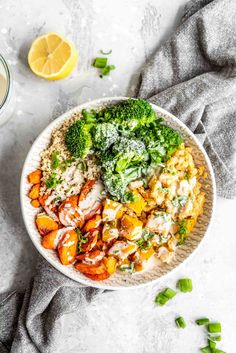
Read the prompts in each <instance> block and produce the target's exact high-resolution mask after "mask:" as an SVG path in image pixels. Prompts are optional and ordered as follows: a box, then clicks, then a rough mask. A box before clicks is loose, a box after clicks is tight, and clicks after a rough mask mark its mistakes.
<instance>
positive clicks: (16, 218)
mask: <svg viewBox="0 0 236 353" xmlns="http://www.w3.org/2000/svg"><path fill="white" fill-rule="evenodd" d="M185 2H186V1H185V0H175V1H170V0H169V1H167V0H143V1H141V0H119V1H114V0H110V1H109V0H99V1H98V0H93V1H92V0H80V1H76V0H64V1H63V0H50V1H47V0H41V1H36V0H31V1H30V0H24V1H23V0H8V1H6V0H0V43H1V46H0V48H1V49H0V52H1V53H2V54H3V55H4V56H5V57H6V58H7V59H8V62H9V64H10V66H11V69H12V72H13V75H14V79H15V88H16V97H17V105H16V110H15V114H14V116H13V118H12V120H11V121H9V123H8V124H7V125H5V126H3V127H2V128H1V129H0V229H1V231H0V237H1V243H0V244H1V246H0V248H1V276H0V288H1V292H4V291H6V290H9V289H17V288H20V289H23V288H24V287H25V286H26V284H27V282H28V281H29V279H30V277H31V275H32V274H33V271H34V266H35V259H36V251H35V250H34V249H33V246H32V244H31V242H30V240H29V238H28V236H27V233H26V230H25V228H24V225H23V221H22V217H21V212H20V204H19V182H20V174H21V168H22V165H23V161H24V158H25V156H26V154H27V152H28V150H29V148H30V146H31V144H32V142H33V141H34V139H35V138H36V137H37V135H38V134H39V133H40V132H41V131H42V130H43V128H44V127H46V126H47V124H48V123H49V122H50V121H52V120H53V119H54V118H56V117H57V116H58V115H60V114H61V113H62V112H65V111H66V110H67V109H68V108H70V107H72V106H75V105H77V104H78V103H82V102H85V101H87V100H88V99H94V98H98V97H103V96H115V95H131V96H132V95H133V94H134V89H135V86H136V83H137V78H138V73H139V69H140V67H141V66H142V65H143V63H144V62H145V60H146V58H147V57H148V56H149V55H150V54H151V53H152V52H153V50H155V48H156V47H157V46H158V45H159V44H160V43H161V42H162V41H163V40H164V39H165V38H166V37H167V36H168V35H169V34H170V33H171V30H172V29H173V28H175V26H176V24H177V22H178V20H179V18H180V16H181V12H182V9H183V5H184V4H185ZM48 31H57V32H60V33H62V34H65V35H66V36H67V37H68V38H71V39H72V40H73V42H74V43H75V44H76V46H77V48H78V49H79V54H80V63H79V65H78V67H77V68H76V70H75V71H74V72H73V74H72V75H71V76H70V77H69V78H68V79H65V80H63V81H58V82H47V81H44V80H42V79H39V78H38V77H36V76H34V75H33V74H32V73H31V72H30V70H29V68H28V66H27V63H26V57H27V52H28V49H29V44H30V43H31V42H32V40H33V39H34V38H35V37H36V36H37V35H39V34H43V33H46V32H48ZM110 48H112V49H113V53H112V55H111V57H110V62H111V63H112V64H115V65H116V67H117V69H116V70H115V71H114V72H112V75H111V76H110V77H107V78H104V79H102V80H101V79H100V78H99V77H98V74H97V72H96V70H95V69H93V68H92V67H91V60H92V58H94V57H95V56H96V55H97V54H98V52H99V50H100V49H104V50H107V49H110ZM235 211H236V201H227V200H221V199H218V200H217V205H216V215H215V219H214V223H213V226H212V229H211V231H210V232H209V234H208V237H207V239H206V241H205V243H204V245H203V246H202V247H201V248H200V249H199V251H198V252H197V254H196V255H194V256H193V257H192V258H191V259H190V261H189V262H188V263H187V264H186V265H183V266H182V267H181V268H180V269H179V270H177V272H175V273H174V274H173V275H171V276H169V278H168V279H162V280H161V281H160V282H159V283H158V284H156V285H154V286H148V287H146V288H143V289H138V290H129V291H122V292H116V293H107V294H106V295H105V296H100V297H98V298H97V299H96V302H95V303H93V304H92V305H91V307H89V308H88V319H87V320H88V323H89V326H87V325H86V330H84V332H83V335H82V336H81V338H80V345H79V347H80V349H79V351H81V352H84V353H92V352H93V353H100V352H104V353H108V352H109V353H110V352H112V353H123V352H127V353H141V352H145V353H154V352H155V353H156V352H158V353H180V352H181V353H182V352H186V353H194V352H198V348H199V347H202V346H204V345H206V344H205V340H204V337H205V336H206V335H205V333H204V330H203V329H201V328H199V327H196V325H194V320H195V319H196V318H198V317H201V316H205V315H206V316H209V317H210V318H211V319H213V320H220V321H221V322H222V325H223V334H222V336H223V341H222V343H221V344H220V346H221V347H222V348H224V350H225V351H226V352H227V353H233V352H235V351H236V349H235V343H234V341H233V337H234V336H235V329H236V305H235V291H236V276H235V268H236V256H235V249H236V234H235V227H234V218H235ZM182 276H190V277H191V278H192V279H193V283H194V291H193V292H192V293H191V294H179V295H178V296H176V298H175V299H174V300H173V301H172V302H171V303H169V304H168V305H167V306H166V307H164V308H157V307H155V305H154V304H153V298H154V296H155V293H156V292H157V291H158V290H160V289H162V288H163V287H165V286H173V287H174V286H175V283H176V280H177V279H178V278H179V277H182ZM97 302H98V303H97ZM96 304H99V305H96ZM179 314H180V315H183V316H184V317H185V318H186V320H187V322H188V327H187V328H186V329H185V330H178V329H177V328H175V325H174V319H175V317H176V316H177V315H179ZM74 320H76V317H74ZM65 322H66V321H65ZM65 322H64V324H63V327H62V328H63V333H64V336H65V342H66V344H67V350H66V351H67V352H78V346H76V347H74V346H73V345H74V343H73V342H74V341H73V339H71V336H72V335H73V325H69V326H68V325H66V324H65ZM88 327H89V329H88ZM75 334H76V333H75ZM58 352H65V350H64V349H62V348H61V349H60V348H59V350H58Z"/></svg>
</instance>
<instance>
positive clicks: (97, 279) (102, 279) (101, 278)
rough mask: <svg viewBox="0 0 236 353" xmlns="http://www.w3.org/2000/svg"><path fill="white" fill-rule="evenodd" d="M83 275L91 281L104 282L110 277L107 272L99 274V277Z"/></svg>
mask: <svg viewBox="0 0 236 353" xmlns="http://www.w3.org/2000/svg"><path fill="white" fill-rule="evenodd" d="M84 275H85V276H86V277H88V278H89V279H92V280H93V281H104V280H105V279H108V278H109V277H110V273H109V272H107V271H105V272H103V273H100V274H99V275H89V274H87V273H84Z"/></svg>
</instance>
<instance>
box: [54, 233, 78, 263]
mask: <svg viewBox="0 0 236 353" xmlns="http://www.w3.org/2000/svg"><path fill="white" fill-rule="evenodd" d="M77 245H78V235H77V233H76V231H74V230H68V231H67V232H65V233H64V235H63V236H62V238H61V240H60V242H59V244H58V247H57V251H58V255H59V258H60V260H61V263H62V264H63V265H69V264H71V263H73V262H74V260H75V256H76V252H77Z"/></svg>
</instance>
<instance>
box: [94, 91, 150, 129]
mask: <svg viewBox="0 0 236 353" xmlns="http://www.w3.org/2000/svg"><path fill="white" fill-rule="evenodd" d="M155 118H156V114H155V112H154V110H153V109H152V107H151V105H150V103H148V102H147V101H145V100H144V99H131V98H130V99H127V100H125V101H123V102H121V103H119V104H117V105H114V106H111V107H108V108H105V109H103V110H102V111H101V112H99V113H98V119H100V120H101V121H105V122H116V123H117V124H120V126H121V127H122V128H123V129H124V128H129V129H130V130H133V129H136V128H138V127H140V126H143V125H149V124H150V123H151V122H152V121H154V120H155Z"/></svg>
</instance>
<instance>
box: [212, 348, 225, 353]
mask: <svg viewBox="0 0 236 353" xmlns="http://www.w3.org/2000/svg"><path fill="white" fill-rule="evenodd" d="M213 352H214V353H226V352H225V351H222V350H221V349H215V350H214V351H213Z"/></svg>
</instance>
